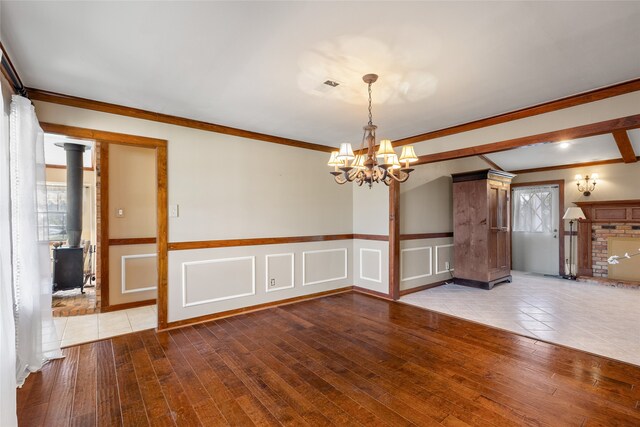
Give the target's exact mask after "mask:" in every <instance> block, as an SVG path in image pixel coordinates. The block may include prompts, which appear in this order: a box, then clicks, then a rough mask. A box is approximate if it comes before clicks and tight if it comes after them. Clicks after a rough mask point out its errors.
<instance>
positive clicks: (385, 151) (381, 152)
mask: <svg viewBox="0 0 640 427" xmlns="http://www.w3.org/2000/svg"><path fill="white" fill-rule="evenodd" d="M376 155H377V156H378V157H384V156H395V155H396V152H395V151H394V150H393V145H391V141H390V140H388V139H383V140H382V141H380V147H378V152H377V153H376Z"/></svg>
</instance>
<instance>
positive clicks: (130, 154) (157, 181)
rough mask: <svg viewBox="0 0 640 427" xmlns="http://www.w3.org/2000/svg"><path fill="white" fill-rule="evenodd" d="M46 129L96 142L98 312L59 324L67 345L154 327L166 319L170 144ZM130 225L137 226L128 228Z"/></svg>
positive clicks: (58, 127)
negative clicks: (168, 152) (168, 164)
mask: <svg viewBox="0 0 640 427" xmlns="http://www.w3.org/2000/svg"><path fill="white" fill-rule="evenodd" d="M40 126H41V127H42V129H43V130H44V132H46V133H52V134H56V135H62V136H65V137H67V138H72V139H73V140H75V141H77V140H78V139H81V140H90V141H92V142H93V145H92V148H93V149H92V151H93V156H94V157H93V165H95V166H94V170H93V176H94V178H95V191H94V194H95V209H94V211H93V212H94V213H95V215H96V220H95V232H94V234H95V236H94V237H93V238H94V239H95V242H96V247H97V249H96V253H95V255H94V257H93V260H94V264H95V275H96V279H97V280H96V281H95V285H96V286H95V310H94V313H92V314H84V315H76V316H73V317H64V318H58V321H57V322H56V330H57V332H58V339H59V340H61V345H62V346H63V347H66V346H69V345H76V344H81V343H84V342H88V341H94V340H97V339H101V338H107V337H111V336H116V335H122V334H126V333H130V332H135V331H138V330H143V329H151V328H155V327H156V325H157V324H158V323H159V322H158V320H160V321H161V322H162V321H163V319H166V286H167V255H168V253H167V238H168V233H167V141H166V140H161V139H156V138H148V137H142V136H136V135H128V134H121V133H114V132H106V131H99V130H94V129H86V128H78V127H72V126H64V125H58V124H52V123H44V122H41V123H40ZM110 178H111V181H110ZM138 184H143V185H138ZM118 188H119V189H120V190H119V191H118ZM123 189H124V190H123ZM112 190H116V192H115V194H110V193H111V192H112ZM112 196H113V197H112ZM141 201H143V203H142V204H141V203H139V202H141ZM141 205H144V207H142V206H141ZM128 220H130V221H129V222H132V223H131V224H126V223H125V222H127V221H128ZM139 232H141V233H143V234H138V233H139ZM110 272H111V274H109V273H110ZM156 289H157V290H156ZM156 292H157V298H156ZM163 297H164V298H163ZM156 300H157V303H158V306H157V308H156V306H155V305H154V304H155V303H156ZM78 314H79V313H78ZM164 322H166V320H165V321H164Z"/></svg>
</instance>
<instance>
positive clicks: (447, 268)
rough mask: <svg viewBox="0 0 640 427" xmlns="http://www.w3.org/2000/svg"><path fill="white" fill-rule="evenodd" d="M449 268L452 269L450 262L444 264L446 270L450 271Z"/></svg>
mask: <svg viewBox="0 0 640 427" xmlns="http://www.w3.org/2000/svg"><path fill="white" fill-rule="evenodd" d="M449 267H450V265H449V261H445V262H444V269H445V270H450V268H449Z"/></svg>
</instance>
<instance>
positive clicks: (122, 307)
mask: <svg viewBox="0 0 640 427" xmlns="http://www.w3.org/2000/svg"><path fill="white" fill-rule="evenodd" d="M155 303H156V300H155V299H146V300H143V301H133V302H126V303H124V304H114V305H110V306H108V307H102V308H101V309H100V312H101V313H109V312H112V311H118V310H127V309H129V308H136V307H145V306H147V305H153V304H155Z"/></svg>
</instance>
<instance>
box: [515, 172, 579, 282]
mask: <svg viewBox="0 0 640 427" xmlns="http://www.w3.org/2000/svg"><path fill="white" fill-rule="evenodd" d="M545 185H557V186H558V193H559V194H558V198H559V199H560V200H559V203H558V210H559V212H558V215H559V220H558V240H559V242H558V246H559V247H558V257H559V267H558V274H560V275H561V276H562V275H564V274H563V272H564V237H565V236H564V220H563V219H562V216H563V214H564V179H555V180H549V181H532V182H518V183H515V184H511V190H513V189H514V188H518V187H540V186H545ZM509 197H511V195H509ZM511 208H512V209H513V201H512V203H511ZM509 215H511V212H509ZM511 239H513V235H512V236H511ZM511 263H512V267H513V241H512V242H511ZM565 274H566V272H565Z"/></svg>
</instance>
